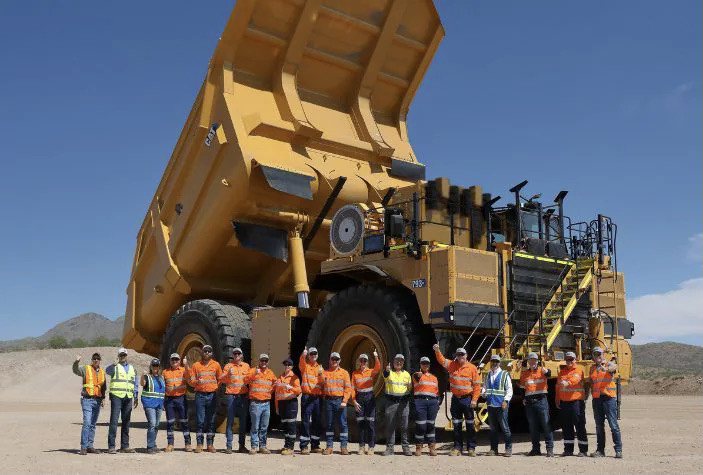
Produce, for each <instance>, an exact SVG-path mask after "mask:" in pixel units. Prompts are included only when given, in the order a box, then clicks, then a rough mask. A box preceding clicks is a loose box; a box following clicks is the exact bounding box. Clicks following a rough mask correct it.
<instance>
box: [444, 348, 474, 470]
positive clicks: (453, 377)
mask: <svg viewBox="0 0 703 475" xmlns="http://www.w3.org/2000/svg"><path fill="white" fill-rule="evenodd" d="M432 348H433V349H434V353H435V357H436V358H437V361H438V362H439V364H441V365H442V366H443V367H444V369H446V370H447V372H448V373H449V389H450V390H451V391H452V402H451V405H450V409H449V411H450V413H451V415H452V423H453V424H454V448H453V449H452V450H450V451H449V455H455V456H456V455H461V449H462V446H463V441H462V436H461V425H462V423H463V422H464V420H466V434H467V439H468V440H467V443H466V445H467V446H468V449H469V452H468V455H469V456H470V457H475V456H476V430H475V429H474V409H476V405H477V401H478V398H479V396H480V395H481V377H480V376H479V374H478V370H477V369H476V366H474V365H473V364H471V363H470V362H469V361H468V359H467V357H466V350H465V349H464V348H462V347H459V348H457V349H456V352H455V353H454V359H453V360H448V359H446V358H445V357H444V355H443V354H442V352H441V351H440V349H439V345H438V344H436V343H435V345H434V346H433V347H432Z"/></svg>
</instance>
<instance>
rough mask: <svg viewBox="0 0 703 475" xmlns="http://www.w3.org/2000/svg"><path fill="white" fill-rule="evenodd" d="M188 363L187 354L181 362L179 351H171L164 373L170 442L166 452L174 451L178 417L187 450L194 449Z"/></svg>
mask: <svg viewBox="0 0 703 475" xmlns="http://www.w3.org/2000/svg"><path fill="white" fill-rule="evenodd" d="M187 364H188V361H187V360H186V358H185V356H184V357H183V362H181V357H180V356H179V355H178V353H171V359H170V368H168V369H165V370H164V371H163V373H162V375H163V377H164V381H165V382H166V398H165V400H164V406H166V443H167V444H168V445H167V446H166V449H165V450H164V452H173V443H174V434H175V425H176V419H178V421H179V422H180V423H181V430H183V439H184V440H185V451H186V452H192V451H193V449H192V447H191V444H190V427H189V426H188V400H187V399H186V390H187V387H186V384H187V382H188V379H189V378H190V372H189V371H188V370H187V369H186V365H187Z"/></svg>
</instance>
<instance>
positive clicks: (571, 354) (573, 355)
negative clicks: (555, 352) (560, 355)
mask: <svg viewBox="0 0 703 475" xmlns="http://www.w3.org/2000/svg"><path fill="white" fill-rule="evenodd" d="M564 358H573V359H576V353H574V352H573V351H567V352H566V354H565V355H564Z"/></svg>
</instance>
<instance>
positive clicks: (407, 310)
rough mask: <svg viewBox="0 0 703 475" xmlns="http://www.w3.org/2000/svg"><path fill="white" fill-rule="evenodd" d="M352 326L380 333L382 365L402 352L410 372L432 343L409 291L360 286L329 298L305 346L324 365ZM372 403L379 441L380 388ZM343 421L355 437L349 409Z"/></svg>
mask: <svg viewBox="0 0 703 475" xmlns="http://www.w3.org/2000/svg"><path fill="white" fill-rule="evenodd" d="M353 325H365V326H367V327H369V328H371V329H373V330H374V331H375V332H376V333H377V334H378V336H380V339H381V345H382V347H381V348H377V349H378V352H379V354H380V355H381V357H382V358H383V359H384V364H385V363H388V362H389V359H391V358H393V356H395V355H396V354H397V353H402V354H403V355H404V356H405V358H406V359H405V361H406V365H405V368H406V370H408V371H410V372H412V371H417V370H418V369H419V365H420V357H421V356H422V355H424V354H427V351H428V349H429V350H431V346H432V344H433V343H434V338H431V337H429V336H430V335H431V333H429V332H428V329H427V328H426V327H425V325H423V324H422V320H421V318H420V315H419V311H418V308H417V303H416V301H415V299H414V297H413V296H412V295H411V294H409V293H408V292H406V291H404V290H403V289H396V288H393V287H387V286H382V285H378V286H377V285H360V286H358V287H351V288H348V289H345V290H343V291H341V292H339V293H338V294H336V295H335V296H334V297H332V298H331V299H330V300H329V301H328V302H327V303H326V304H325V306H324V307H323V308H322V311H321V312H320V314H319V315H318V317H317V318H316V319H315V321H314V323H313V325H312V328H311V329H310V333H309V334H308V340H307V342H308V343H307V345H308V347H309V346H316V347H317V349H318V351H319V354H320V362H321V363H322V364H323V366H325V367H327V363H328V358H329V355H330V353H331V352H332V351H336V350H338V348H333V345H334V343H335V341H336V339H337V337H338V336H339V335H340V334H341V333H342V332H343V331H344V330H345V329H348V328H349V327H351V326H353ZM423 351H424V352H423ZM345 360H346V361H347V362H348V361H353V360H349V359H348V358H345V355H344V354H343V355H342V361H343V362H344V361H345ZM348 365H349V363H347V366H348ZM344 369H346V370H347V371H349V372H350V373H351V372H352V371H353V370H354V368H353V367H345V368H344ZM435 374H437V373H435ZM380 377H381V376H379V378H380ZM377 389H378V388H377ZM381 389H382V387H381ZM376 403H377V405H376V438H377V440H379V441H382V440H383V439H384V437H385V435H384V434H385V427H386V421H385V417H384V414H385V407H386V404H385V397H384V396H383V393H382V391H379V392H378V393H377V394H376ZM347 420H348V422H349V429H350V437H351V439H352V440H358V438H357V436H356V434H357V433H358V430H357V428H356V419H355V417H354V412H353V409H351V408H350V409H349V410H348V417H347ZM411 420H412V419H411ZM396 437H399V431H396Z"/></svg>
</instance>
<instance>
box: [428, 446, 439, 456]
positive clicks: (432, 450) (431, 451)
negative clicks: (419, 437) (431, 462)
mask: <svg viewBox="0 0 703 475" xmlns="http://www.w3.org/2000/svg"><path fill="white" fill-rule="evenodd" d="M428 447H429V449H430V455H431V456H432V457H436V456H437V449H435V445H434V444H429V445H428Z"/></svg>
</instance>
